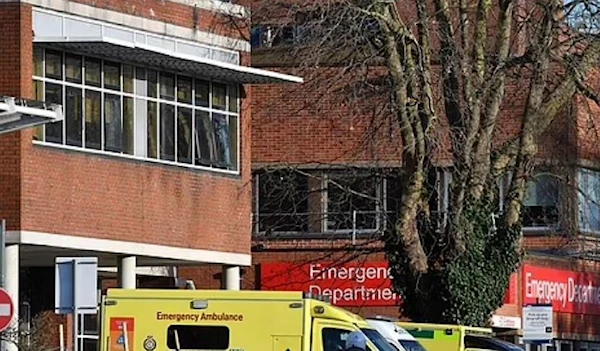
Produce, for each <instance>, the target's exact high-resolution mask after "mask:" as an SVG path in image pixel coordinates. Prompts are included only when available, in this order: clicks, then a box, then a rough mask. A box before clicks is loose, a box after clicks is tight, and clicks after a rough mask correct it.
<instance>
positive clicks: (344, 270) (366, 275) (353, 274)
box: [309, 263, 392, 283]
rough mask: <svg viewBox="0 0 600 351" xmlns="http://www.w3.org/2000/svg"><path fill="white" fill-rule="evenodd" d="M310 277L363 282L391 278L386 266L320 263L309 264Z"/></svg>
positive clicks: (313, 278) (312, 278)
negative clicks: (327, 264) (323, 264)
mask: <svg viewBox="0 0 600 351" xmlns="http://www.w3.org/2000/svg"><path fill="white" fill-rule="evenodd" d="M309 272H310V279H311V280H318V279H340V280H354V281H356V282H357V283H364V282H365V281H366V280H367V279H369V280H384V279H391V277H392V274H391V270H390V269H389V268H387V267H335V266H334V267H325V268H323V267H321V265H320V264H318V263H316V264H311V265H310V268H309Z"/></svg>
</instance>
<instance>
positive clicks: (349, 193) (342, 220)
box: [327, 173, 377, 230]
mask: <svg viewBox="0 0 600 351" xmlns="http://www.w3.org/2000/svg"><path fill="white" fill-rule="evenodd" d="M376 199H377V178H376V177H373V176H370V175H359V174H352V173H350V174H332V175H330V176H329V180H328V182H327V228H328V229H330V230H344V229H352V228H353V227H354V225H356V228H357V229H375V228H377V222H376V218H377V212H376V211H377V200H376ZM355 211H356V217H354V213H355Z"/></svg>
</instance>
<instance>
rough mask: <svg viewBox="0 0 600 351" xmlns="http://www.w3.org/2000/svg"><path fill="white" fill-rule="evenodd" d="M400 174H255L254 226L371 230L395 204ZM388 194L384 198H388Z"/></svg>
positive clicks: (289, 229) (271, 229)
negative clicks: (398, 175) (395, 192)
mask: <svg viewBox="0 0 600 351" xmlns="http://www.w3.org/2000/svg"><path fill="white" fill-rule="evenodd" d="M398 179H399V178H398V177H394V176H392V175H384V174H368V173H352V174H350V173H342V172H339V173H334V172H331V173H328V174H321V173H302V172H294V171H275V172H264V173H259V174H256V175H255V177H254V181H255V191H254V196H255V199H254V200H255V201H254V205H255V211H254V212H255V223H254V227H255V232H314V233H319V232H328V231H334V232H349V231H359V232H371V231H377V230H379V229H381V228H383V227H384V223H385V220H386V218H385V217H384V216H382V214H384V213H387V212H388V211H390V210H393V209H395V208H396V204H395V203H394V202H395V201H398V200H399V199H397V198H396V197H395V196H394V194H393V191H394V189H398V184H397V181H398ZM386 200H387V201H386Z"/></svg>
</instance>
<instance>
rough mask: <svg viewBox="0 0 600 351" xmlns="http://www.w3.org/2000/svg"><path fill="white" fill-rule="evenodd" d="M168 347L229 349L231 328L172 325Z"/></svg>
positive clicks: (168, 335) (178, 348)
mask: <svg viewBox="0 0 600 351" xmlns="http://www.w3.org/2000/svg"><path fill="white" fill-rule="evenodd" d="M167 347H168V348H169V349H171V350H176V349H177V350H227V349H228V348H229V328H227V327H224V326H197V325H171V326H169V328H168V329H167Z"/></svg>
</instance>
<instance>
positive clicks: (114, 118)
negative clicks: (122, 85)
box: [104, 94, 123, 152]
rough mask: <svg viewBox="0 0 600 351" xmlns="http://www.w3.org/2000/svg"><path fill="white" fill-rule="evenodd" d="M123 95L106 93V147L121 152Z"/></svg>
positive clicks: (108, 149)
mask: <svg viewBox="0 0 600 351" xmlns="http://www.w3.org/2000/svg"><path fill="white" fill-rule="evenodd" d="M121 128H122V126H121V97H120V96H119V95H112V94H105V95H104V149H105V150H107V151H114V152H121V151H122V149H123V147H122V145H121V141H122V140H123V136H122V133H121Z"/></svg>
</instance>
